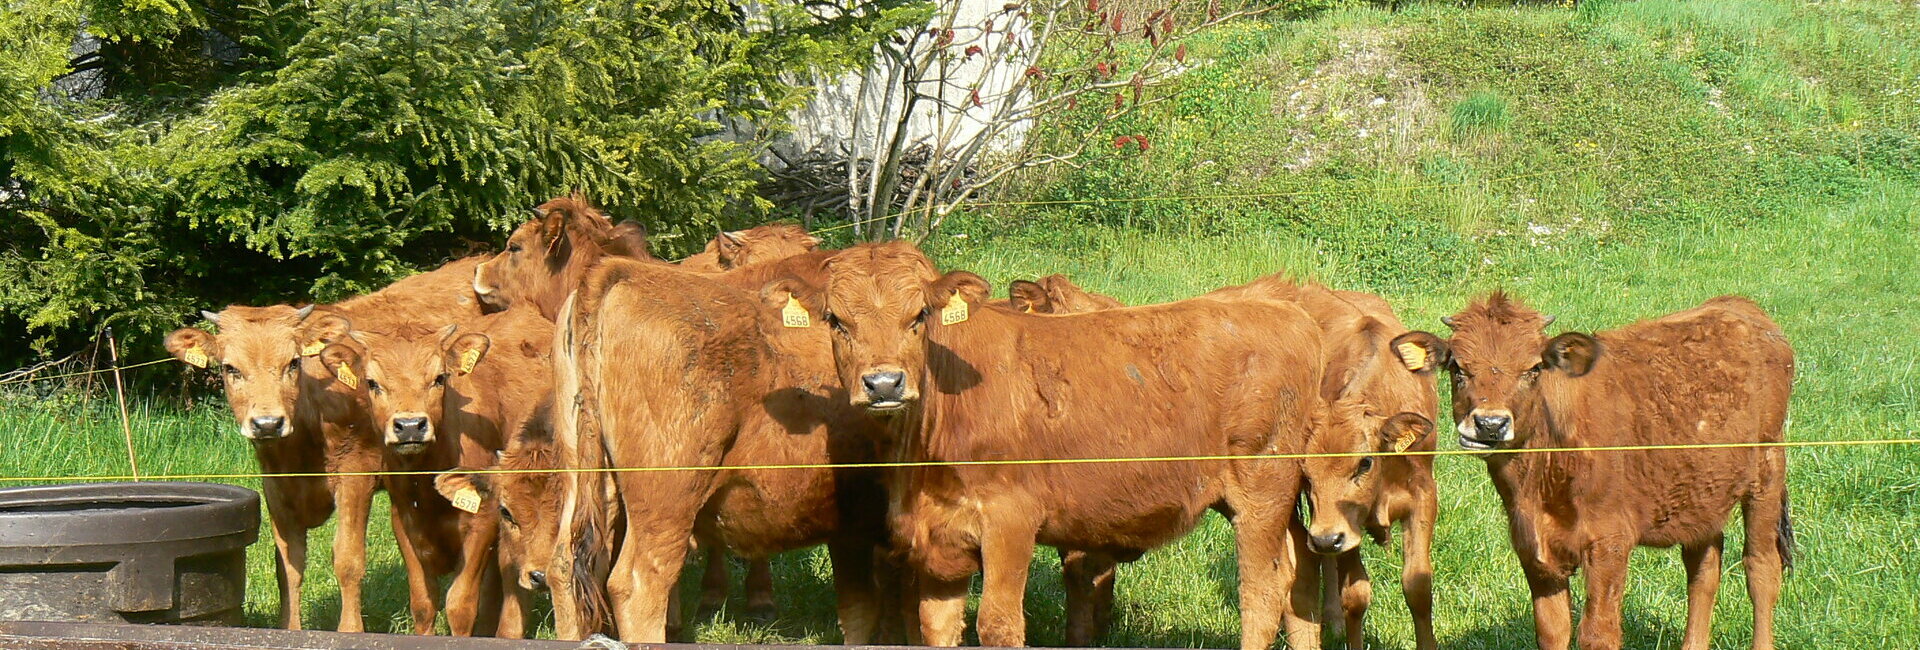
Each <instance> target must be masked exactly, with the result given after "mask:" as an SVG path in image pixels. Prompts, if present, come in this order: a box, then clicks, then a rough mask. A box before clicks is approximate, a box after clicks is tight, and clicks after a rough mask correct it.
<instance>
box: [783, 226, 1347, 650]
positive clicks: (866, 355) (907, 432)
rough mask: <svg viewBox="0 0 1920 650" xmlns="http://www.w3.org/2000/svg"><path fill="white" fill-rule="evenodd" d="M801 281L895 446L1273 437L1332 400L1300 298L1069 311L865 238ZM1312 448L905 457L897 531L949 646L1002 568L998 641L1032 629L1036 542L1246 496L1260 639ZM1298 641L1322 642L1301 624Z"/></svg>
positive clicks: (1121, 527) (1115, 533) (1128, 444)
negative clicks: (1321, 391)
mask: <svg viewBox="0 0 1920 650" xmlns="http://www.w3.org/2000/svg"><path fill="white" fill-rule="evenodd" d="M826 271H827V275H828V278H827V282H826V284H825V286H824V287H821V288H812V287H809V286H807V285H808V283H807V282H805V281H804V280H799V281H792V280H790V281H786V282H781V283H776V284H773V285H770V286H769V287H768V290H767V292H768V294H769V295H768V297H769V299H770V300H771V301H772V302H775V303H779V302H781V301H783V298H782V296H783V295H788V294H791V295H794V296H796V297H798V298H799V299H800V301H801V303H802V304H805V305H807V308H808V310H809V311H810V312H811V314H812V315H813V317H815V318H818V319H820V320H821V321H822V322H824V323H825V324H826V325H827V326H828V327H829V328H831V329H832V330H833V332H834V336H833V350H834V358H835V361H836V364H837V365H838V368H839V372H840V379H841V383H842V384H844V385H848V386H857V387H859V389H857V390H853V391H850V393H851V394H850V395H849V399H850V400H851V403H852V404H853V405H855V406H858V407H861V408H864V409H867V410H868V411H869V412H870V413H872V414H873V415H874V416H875V417H876V418H880V419H882V420H883V421H884V422H886V423H887V424H888V426H889V429H890V432H891V436H892V437H893V441H892V443H891V444H892V447H893V449H894V450H895V458H897V459H899V460H905V461H975V460H1019V459H1029V458H1033V459H1040V458H1092V457H1114V456H1189V455H1221V454H1232V455H1259V454H1267V453H1273V452H1274V451H1276V449H1277V445H1279V444H1280V440H1281V439H1284V438H1295V439H1299V440H1304V439H1305V437H1306V435H1307V429H1308V428H1309V427H1310V426H1311V421H1312V417H1313V413H1314V411H1315V409H1316V408H1317V403H1316V402H1317V397H1316V395H1315V393H1314V389H1315V387H1316V386H1317V385H1318V384H1319V383H1320V377H1319V374H1320V365H1321V364H1320V359H1319V347H1320V344H1319V334H1318V332H1317V331H1316V330H1315V328H1314V327H1313V323H1312V321H1311V320H1310V319H1309V318H1308V317H1307V315H1306V314H1305V313H1304V312H1302V311H1300V310H1299V309H1298V308H1297V307H1292V306H1289V305H1284V304H1280V303H1253V302H1237V303H1236V302H1223V301H1215V300H1192V301H1183V302H1179V303H1172V304H1168V305H1157V306H1153V307H1139V308H1131V309H1122V310H1113V311H1105V312H1096V313H1092V314H1079V315H1069V316H1034V315H1027V314H1020V313H1017V312H1013V311H1011V310H1000V309H991V308H978V309H974V308H970V307H969V305H985V303H986V294H987V285H986V283H985V282H984V281H983V280H981V279H980V278H979V276H976V275H974V274H972V273H967V272H964V271H955V272H950V273H947V274H944V275H942V274H940V273H937V272H935V271H934V268H933V263H932V262H931V261H930V260H928V259H927V258H926V256H925V255H923V254H922V253H921V252H920V251H919V250H917V249H916V248H914V247H913V246H912V245H911V244H907V243H904V242H891V243H886V244H866V245H861V246H856V247H854V248H850V249H847V250H846V251H843V252H841V253H840V254H839V255H836V256H834V257H833V258H831V259H830V260H829V261H828V262H827V264H826ZM1297 467H1298V465H1297V463H1291V462H1275V461H1269V460H1260V459H1246V460H1233V461H1224V462H1144V463H1121V464H1066V465H1051V464H1043V465H1004V466H935V467H914V468H904V469H900V470H897V471H895V472H893V473H891V474H890V476H889V485H890V487H891V488H893V489H892V490H890V491H889V495H890V498H891V499H892V506H891V507H890V514H891V516H892V518H893V532H894V535H895V536H896V538H897V540H898V541H897V542H896V545H897V546H899V547H903V548H906V549H908V551H907V553H908V557H909V561H910V562H911V563H912V564H913V565H914V566H915V567H916V568H917V569H918V571H919V572H920V579H921V609H920V617H921V629H922V635H923V638H924V640H925V641H926V642H927V643H930V644H933V645H944V646H952V645H957V644H958V643H959V641H960V634H961V632H962V630H963V629H964V628H965V621H964V613H965V605H966V595H967V586H968V583H969V580H970V578H971V576H972V575H973V574H974V573H975V572H979V571H982V570H984V573H985V580H986V588H985V592H984V593H983V595H982V597H981V605H980V613H979V619H980V621H979V629H980V640H981V643H982V644H983V645H993V646H1018V645H1022V644H1024V643H1025V641H1026V630H1025V619H1024V615H1023V613H1022V611H1021V600H1022V596H1023V595H1024V590H1025V585H1026V577H1027V565H1028V562H1029V560H1030V559H1031V558H1032V554H1033V545H1034V544H1035V543H1036V542H1038V543H1041V544H1047V545H1050V546H1056V547H1064V548H1069V549H1085V550H1097V551H1101V552H1105V553H1110V554H1114V555H1116V556H1119V557H1121V558H1131V557H1137V556H1138V555H1139V554H1140V553H1143V552H1145V551H1146V550H1147V549H1150V548H1153V547H1156V546H1159V545H1162V544H1165V543H1167V542H1169V541H1172V540H1174V539H1176V538H1178V537H1180V536H1181V535H1183V534H1184V533H1185V532H1186V531H1188V530H1190V529H1191V528H1192V526H1193V525H1194V524H1195V523H1197V521H1198V519H1199V517H1200V515H1201V513H1202V512H1204V511H1205V510H1206V509H1207V508H1209V507H1219V508H1222V509H1223V510H1225V511H1227V512H1230V513H1231V515H1230V516H1231V518H1232V520H1233V522H1234V525H1235V527H1236V529H1237V535H1236V539H1237V543H1238V547H1239V560H1240V575H1241V592H1240V593H1241V615H1242V621H1243V626H1242V630H1241V646H1242V648H1245V649H1247V650H1253V649H1264V648H1266V647H1267V646H1268V645H1269V644H1271V643H1272V642H1273V639H1274V637H1275V636H1276V635H1277V633H1278V631H1279V627H1280V613H1281V612H1283V611H1286V610H1287V609H1289V603H1288V599H1289V596H1288V592H1289V590H1290V589H1291V583H1292V580H1293V575H1292V574H1293V562H1292V558H1291V555H1290V554H1288V553H1287V552H1285V551H1284V548H1285V545H1286V543H1287V538H1288V532H1287V524H1288V521H1289V520H1290V519H1291V517H1292V513H1293V505H1294V501H1295V498H1296V497H1297V494H1298V490H1299V476H1298V473H1297ZM1297 642H1298V643H1299V644H1300V645H1303V646H1304V645H1311V644H1310V643H1306V642H1303V641H1297Z"/></svg>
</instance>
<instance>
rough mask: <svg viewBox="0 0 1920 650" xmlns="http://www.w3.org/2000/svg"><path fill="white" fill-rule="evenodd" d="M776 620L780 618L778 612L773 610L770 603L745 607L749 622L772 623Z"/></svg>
mask: <svg viewBox="0 0 1920 650" xmlns="http://www.w3.org/2000/svg"><path fill="white" fill-rule="evenodd" d="M777 618H780V612H779V610H776V609H774V607H773V604H772V603H768V604H763V605H748V606H747V620H749V621H753V622H755V623H772V622H773V621H774V619H777Z"/></svg>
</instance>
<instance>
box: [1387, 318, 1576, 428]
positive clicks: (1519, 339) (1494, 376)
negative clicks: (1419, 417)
mask: <svg viewBox="0 0 1920 650" xmlns="http://www.w3.org/2000/svg"><path fill="white" fill-rule="evenodd" d="M1441 321H1442V322H1444V323H1445V324H1446V325H1447V326H1448V327H1451V328H1453V338H1451V339H1442V338H1440V337H1438V336H1435V335H1433V334H1431V333H1428V332H1408V333H1406V334H1402V335H1400V336H1399V337H1396V338H1395V339H1394V340H1393V342H1392V346H1393V349H1394V351H1395V352H1396V353H1397V354H1399V355H1400V358H1401V360H1402V361H1403V362H1404V363H1405V364H1406V366H1407V367H1408V368H1409V369H1413V370H1415V371H1417V372H1431V371H1432V370H1433V369H1435V368H1442V367H1444V368H1445V369H1446V370H1447V371H1448V373H1449V375H1451V377H1452V380H1453V416H1454V419H1455V420H1456V421H1457V422H1456V425H1455V430H1456V431H1457V432H1458V433H1459V434H1460V446H1462V447H1465V448H1467V449H1495V448H1507V447H1517V446H1519V445H1520V444H1522V443H1524V442H1525V436H1527V435H1530V434H1531V433H1532V432H1531V431H1528V430H1526V427H1518V426H1515V422H1514V419H1515V417H1516V413H1517V412H1518V411H1519V410H1520V409H1522V408H1523V407H1525V406H1527V405H1529V404H1531V403H1532V400H1533V399H1534V398H1536V397H1537V395H1538V393H1537V392H1536V389H1537V385H1536V384H1537V382H1539V380H1540V376H1541V373H1543V372H1561V373H1565V374H1566V375H1567V376H1569V377H1579V376H1581V375H1584V374H1586V373H1587V372H1588V371H1590V370H1592V369H1593V364H1594V362H1595V361H1596V360H1597V359H1598V358H1599V356H1600V343H1599V341H1597V340H1595V339H1594V338H1593V337H1590V336H1587V335H1585V334H1579V333H1567V334H1562V335H1560V336H1557V337H1554V338H1553V339H1552V340H1548V339H1547V337H1546V334H1545V331H1544V330H1545V329H1546V327H1547V325H1549V324H1552V323H1553V317H1552V316H1547V315H1542V314H1541V313H1540V312H1537V311H1534V310H1532V309H1530V308H1528V307H1527V306H1526V305H1523V304H1521V303H1520V301H1519V300H1516V299H1514V298H1511V297H1509V296H1507V295H1506V294H1505V293H1503V292H1499V291H1495V292H1493V294H1492V295H1490V296H1488V297H1487V298H1486V299H1484V300H1480V301H1478V302H1474V303H1472V304H1469V305H1468V306H1467V308H1466V309H1465V310H1463V311H1461V312H1460V313H1458V314H1454V315H1452V316H1449V317H1446V318H1443V319H1441Z"/></svg>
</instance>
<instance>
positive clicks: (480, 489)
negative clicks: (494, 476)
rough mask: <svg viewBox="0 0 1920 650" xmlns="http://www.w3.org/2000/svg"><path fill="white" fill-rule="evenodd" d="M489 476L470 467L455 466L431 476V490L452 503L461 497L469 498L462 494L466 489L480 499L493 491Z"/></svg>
mask: <svg viewBox="0 0 1920 650" xmlns="http://www.w3.org/2000/svg"><path fill="white" fill-rule="evenodd" d="M489 477H490V475H488V474H486V473H483V472H482V471H481V470H477V469H474V468H471V467H455V468H453V469H450V470H447V471H444V472H441V473H439V474H435V475H434V476H433V491H435V492H439V493H440V496H442V497H446V499H447V500H448V501H451V502H454V503H460V501H461V500H462V499H470V497H466V496H462V495H463V494H465V493H467V492H468V491H471V493H472V494H473V495H475V496H477V497H478V498H480V499H485V498H487V497H489V496H492V492H493V482H492V481H491V480H489Z"/></svg>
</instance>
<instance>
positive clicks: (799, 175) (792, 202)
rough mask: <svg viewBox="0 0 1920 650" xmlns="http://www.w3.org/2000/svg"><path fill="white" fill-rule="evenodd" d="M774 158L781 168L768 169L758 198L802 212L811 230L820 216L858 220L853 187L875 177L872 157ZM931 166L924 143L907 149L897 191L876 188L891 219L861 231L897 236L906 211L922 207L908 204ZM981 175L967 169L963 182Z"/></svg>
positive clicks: (827, 154) (826, 153)
mask: <svg viewBox="0 0 1920 650" xmlns="http://www.w3.org/2000/svg"><path fill="white" fill-rule="evenodd" d="M774 156H775V157H776V158H778V159H779V161H780V165H779V166H777V167H776V166H772V165H769V166H768V170H767V174H768V178H767V180H766V181H764V182H762V183H761V186H760V196H762V197H764V198H766V199H767V200H768V201H771V202H773V204H774V205H775V206H777V207H779V208H780V209H781V210H783V211H790V212H797V213H799V215H800V218H801V222H802V223H803V224H805V225H806V227H808V228H812V227H813V222H814V218H815V217H816V216H818V217H820V218H823V219H833V220H843V219H852V218H854V208H853V188H852V187H851V186H850V185H849V183H850V182H859V181H861V180H865V179H868V178H871V177H872V171H873V160H872V159H868V158H862V159H859V160H852V159H850V158H849V157H848V155H847V153H846V152H845V151H844V150H843V151H839V152H831V151H810V152H807V153H806V154H804V155H801V156H799V157H798V158H787V157H786V156H782V155H780V154H779V153H778V152H775V153H774ZM932 164H933V147H932V146H930V145H927V144H924V143H923V144H919V145H915V146H914V147H913V148H911V149H908V150H907V152H906V154H905V155H903V156H901V158H900V171H899V175H898V177H897V178H898V179H899V182H897V183H895V184H894V185H893V187H887V188H877V189H878V191H881V192H887V193H888V197H889V199H890V200H889V201H888V202H887V204H888V205H889V206H891V207H892V210H891V213H892V214H891V215H890V216H891V217H892V218H889V219H885V220H883V221H881V222H878V223H874V224H870V227H867V228H862V229H861V232H863V233H869V234H870V236H872V235H879V234H883V233H889V232H896V230H895V225H896V224H898V223H901V222H902V220H903V219H904V214H903V213H905V212H908V211H911V210H912V209H914V208H916V207H923V206H913V205H908V201H909V200H912V199H913V198H914V193H913V188H914V187H915V186H917V185H918V184H919V183H920V182H921V178H923V177H925V176H926V175H927V173H928V169H929V168H930V167H932ZM848 165H857V168H855V169H854V170H853V172H854V173H848V169H847V166H848ZM977 176H978V170H977V169H975V168H974V166H968V168H967V169H966V170H965V171H964V172H963V173H962V174H961V180H960V182H962V183H970V182H973V181H974V180H975V178H976V177H977ZM859 189H860V191H861V193H865V191H866V188H864V187H863V188H859Z"/></svg>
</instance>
